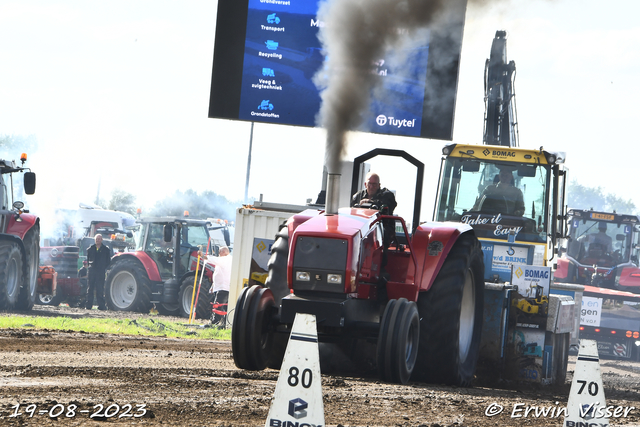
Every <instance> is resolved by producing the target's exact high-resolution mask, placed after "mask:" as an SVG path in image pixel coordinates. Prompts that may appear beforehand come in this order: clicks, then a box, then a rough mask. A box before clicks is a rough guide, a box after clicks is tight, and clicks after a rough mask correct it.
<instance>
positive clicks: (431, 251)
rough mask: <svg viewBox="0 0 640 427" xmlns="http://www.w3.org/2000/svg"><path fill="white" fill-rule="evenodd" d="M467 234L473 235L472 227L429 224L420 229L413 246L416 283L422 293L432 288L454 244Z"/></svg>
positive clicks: (421, 226) (455, 224)
mask: <svg viewBox="0 0 640 427" xmlns="http://www.w3.org/2000/svg"><path fill="white" fill-rule="evenodd" d="M465 233H473V229H472V228H471V226H470V225H466V224H460V223H454V222H446V223H438V222H427V223H424V224H422V225H420V226H419V227H418V229H417V230H416V231H415V233H414V235H413V238H412V239H411V246H412V248H413V250H414V251H415V254H416V260H417V263H418V265H417V266H416V281H417V283H418V284H419V287H420V291H426V290H429V289H430V288H431V285H432V284H433V282H434V280H435V279H436V277H437V276H438V273H439V272H440V269H441V268H442V264H443V263H444V261H445V260H446V259H447V256H448V255H449V252H450V251H451V248H452V247H453V245H454V243H455V242H456V241H457V240H458V238H459V237H460V236H461V235H463V234H465Z"/></svg>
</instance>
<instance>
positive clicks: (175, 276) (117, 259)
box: [104, 217, 213, 318]
mask: <svg viewBox="0 0 640 427" xmlns="http://www.w3.org/2000/svg"><path fill="white" fill-rule="evenodd" d="M136 222H137V225H138V227H137V230H136V231H135V242H136V247H135V250H133V251H130V252H119V253H116V254H115V255H114V257H113V258H112V259H111V265H110V266H109V269H108V271H107V279H106V281H105V287H104V290H105V299H106V302H107V306H108V307H109V309H110V310H115V311H138V312H141V313H148V312H149V310H150V309H151V308H152V306H153V305H154V304H155V307H156V309H157V310H158V312H159V313H160V314H163V315H169V316H182V317H189V312H190V309H191V302H192V299H193V285H194V281H195V279H196V277H195V275H196V270H198V277H197V283H196V287H198V288H199V289H200V292H199V294H198V303H197V307H196V316H197V317H199V318H209V317H210V316H211V304H210V302H211V294H209V288H211V277H212V272H213V267H212V266H211V265H208V264H207V265H206V268H205V269H204V274H205V276H204V277H203V278H202V284H201V285H200V281H201V278H200V275H201V274H202V269H201V268H197V267H198V263H197V259H198V249H199V248H201V249H202V251H203V252H208V253H209V254H211V253H212V252H211V249H212V246H211V244H210V240H209V230H208V226H210V223H209V222H207V221H202V220H195V219H189V218H177V217H161V218H143V219H140V220H138V221H136Z"/></svg>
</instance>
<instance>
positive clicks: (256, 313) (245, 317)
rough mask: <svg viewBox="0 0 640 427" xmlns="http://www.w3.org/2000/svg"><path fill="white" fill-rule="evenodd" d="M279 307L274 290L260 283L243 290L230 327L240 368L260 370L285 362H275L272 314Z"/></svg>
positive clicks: (235, 358)
mask: <svg viewBox="0 0 640 427" xmlns="http://www.w3.org/2000/svg"><path fill="white" fill-rule="evenodd" d="M275 310H276V304H275V299H274V298H273V293H272V292H271V289H266V288H263V287H261V286H258V285H254V286H252V287H250V288H245V289H243V291H242V293H241V294H240V298H238V303H237V304H236V309H235V315H234V316H233V327H232V328H231V349H232V352H233V360H234V362H235V364H236V366H237V367H238V368H240V369H248V370H252V371H260V370H263V369H264V368H266V367H267V366H271V365H272V364H275V365H278V364H281V363H282V360H280V361H279V362H277V361H274V360H273V358H274V357H275V356H277V355H276V354H275V352H274V339H273V338H274V333H273V331H272V328H271V316H272V314H273V313H274V312H275Z"/></svg>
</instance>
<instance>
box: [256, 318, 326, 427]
mask: <svg viewBox="0 0 640 427" xmlns="http://www.w3.org/2000/svg"><path fill="white" fill-rule="evenodd" d="M286 426H299V427H314V426H315V427H320V426H324V403H323V401H322V378H321V376H320V354H319V352H318V331H317V328H316V317H315V316H314V315H313V314H304V313H298V314H296V318H295V319H294V321H293V327H292V328H291V336H290V337H289V342H288V343H287V350H286V351H285V353H284V359H283V361H282V367H281V368H280V375H279V376H278V382H277V383H276V391H275V393H274V394H273V400H272V401H271V408H270V409H269V415H268V416H267V421H266V423H265V427H286Z"/></svg>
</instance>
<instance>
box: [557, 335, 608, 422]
mask: <svg viewBox="0 0 640 427" xmlns="http://www.w3.org/2000/svg"><path fill="white" fill-rule="evenodd" d="M607 412H608V411H607V404H606V402H605V399H604V388H603V386H602V375H601V373H600V358H599V357H598V343H597V342H596V341H593V340H583V339H581V340H580V350H579V351H578V359H577V361H576V367H575V370H574V372H573V381H572V382H571V390H570V391H569V401H568V402H567V414H566V416H565V418H564V426H565V427H579V426H607V425H609V418H608V416H607Z"/></svg>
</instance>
